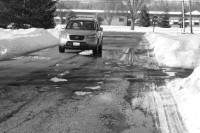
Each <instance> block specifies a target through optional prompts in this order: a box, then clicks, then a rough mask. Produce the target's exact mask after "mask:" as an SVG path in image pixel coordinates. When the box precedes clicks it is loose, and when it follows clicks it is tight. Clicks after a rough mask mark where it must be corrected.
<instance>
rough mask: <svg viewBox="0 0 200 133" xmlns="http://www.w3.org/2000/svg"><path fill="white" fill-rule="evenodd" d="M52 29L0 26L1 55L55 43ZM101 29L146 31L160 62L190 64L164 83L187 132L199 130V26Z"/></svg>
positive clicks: (57, 28) (45, 46) (105, 29)
mask: <svg viewBox="0 0 200 133" xmlns="http://www.w3.org/2000/svg"><path fill="white" fill-rule="evenodd" d="M61 27H62V26H57V27H56V28H55V29H49V30H44V29H34V28H32V29H27V30H23V29H20V30H10V29H0V59H5V58H11V57H15V56H18V55H20V54H23V53H28V52H32V51H35V50H38V49H44V48H47V47H52V46H56V45H58V43H59V41H58V38H59V31H60V30H61ZM102 27H103V29H104V31H113V32H115V31H121V32H146V34H145V36H144V37H145V38H146V39H147V40H148V41H149V43H150V45H149V48H153V49H154V54H155V57H156V59H157V60H158V62H159V63H160V65H164V66H170V67H181V68H192V69H195V70H194V72H193V73H192V74H191V75H190V76H189V77H187V78H185V79H176V80H174V81H169V82H168V83H167V86H168V87H169V89H170V90H171V92H172V94H173V96H174V98H175V100H176V102H177V104H178V108H179V111H180V113H181V115H182V116H183V120H184V121H185V123H186V126H187V128H188V129H189V132H190V133H200V124H199V122H200V113H199V112H200V107H199V106H198V103H199V102H200V52H199V51H200V34H199V33H200V27H194V33H195V34H193V35H191V34H189V28H186V34H183V31H182V29H180V28H178V27H173V28H168V29H164V28H158V27H156V28H155V33H153V32H152V30H153V28H152V27H149V28H144V27H135V30H134V31H131V30H130V27H127V26H102Z"/></svg>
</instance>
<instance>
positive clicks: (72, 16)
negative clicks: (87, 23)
mask: <svg viewBox="0 0 200 133" xmlns="http://www.w3.org/2000/svg"><path fill="white" fill-rule="evenodd" d="M75 17H76V13H75V12H73V11H72V10H69V12H68V13H67V16H66V23H67V22H68V21H69V20H70V19H71V18H75Z"/></svg>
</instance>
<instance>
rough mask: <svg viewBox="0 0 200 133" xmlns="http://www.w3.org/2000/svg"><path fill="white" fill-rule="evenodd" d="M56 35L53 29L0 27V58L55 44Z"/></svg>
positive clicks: (56, 40) (56, 31) (56, 32)
mask: <svg viewBox="0 0 200 133" xmlns="http://www.w3.org/2000/svg"><path fill="white" fill-rule="evenodd" d="M51 33H52V34H51ZM58 36H59V31H58V30H55V29H50V30H44V29H36V28H31V29H19V30H11V29H0V59H5V58H11V57H14V56H17V55H20V54H23V53H27V52H31V51H35V50H38V49H43V48H46V47H50V46H55V45H57V44H58V43H59V40H58Z"/></svg>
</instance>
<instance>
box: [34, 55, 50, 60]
mask: <svg viewBox="0 0 200 133" xmlns="http://www.w3.org/2000/svg"><path fill="white" fill-rule="evenodd" d="M33 59H35V60H51V57H42V56H33Z"/></svg>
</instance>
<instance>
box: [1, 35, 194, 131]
mask: <svg viewBox="0 0 200 133" xmlns="http://www.w3.org/2000/svg"><path fill="white" fill-rule="evenodd" d="M143 35H144V33H120V32H105V33H104V47H103V53H102V55H101V56H93V55H91V54H90V53H91V51H87V52H81V53H80V51H73V50H66V52H65V53H63V54H60V53H59V52H58V47H53V48H48V49H44V50H41V51H38V52H35V53H31V54H28V55H23V56H21V57H16V58H13V59H10V60H7V61H1V62H0V133H187V129H186V127H185V125H184V121H183V120H182V118H181V116H180V115H179V110H178V107H177V105H176V102H175V101H174V99H173V97H172V95H171V93H170V91H169V90H168V89H167V88H166V80H172V79H175V78H178V77H187V76H188V75H189V74H190V73H191V72H192V71H193V70H189V69H181V68H167V67H161V66H159V65H158V63H157V62H156V60H155V58H154V54H153V50H152V49H149V47H148V45H149V44H148V42H147V41H146V40H145V39H144V37H143Z"/></svg>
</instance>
